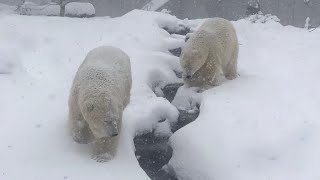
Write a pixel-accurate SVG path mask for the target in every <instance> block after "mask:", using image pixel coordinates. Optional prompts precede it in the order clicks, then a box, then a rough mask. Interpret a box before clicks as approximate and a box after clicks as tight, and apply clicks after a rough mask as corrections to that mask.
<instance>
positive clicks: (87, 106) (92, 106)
mask: <svg viewBox="0 0 320 180" xmlns="http://www.w3.org/2000/svg"><path fill="white" fill-rule="evenodd" d="M86 108H87V111H88V112H91V111H93V109H94V105H93V104H91V103H87V104H86Z"/></svg>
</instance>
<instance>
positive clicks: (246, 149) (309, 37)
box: [0, 10, 320, 180]
mask: <svg viewBox="0 0 320 180" xmlns="http://www.w3.org/2000/svg"><path fill="white" fill-rule="evenodd" d="M137 22H139V23H137ZM184 22H186V21H184ZM196 22H200V21H192V22H189V23H191V24H192V25H196V24H195V23H196ZM179 23H182V21H179V20H178V19H176V18H175V17H172V16H170V15H167V14H161V13H155V12H144V11H138V10H134V11H131V12H129V13H128V14H126V15H124V16H123V17H120V18H106V17H98V18H92V19H70V18H60V17H30V16H19V15H14V14H8V15H6V14H1V15H0V39H1V41H0V92H1V93H0V102H1V103H2V105H1V108H0V122H1V126H0V137H1V141H0V179H1V180H19V179H24V180H33V179H46V180H57V179H70V180H71V179H72V180H87V179H95V180H100V179H101V180H102V179H137V180H142V179H149V178H148V177H147V175H146V174H145V173H144V171H143V170H142V169H141V168H140V167H139V164H138V162H137V160H136V157H135V155H134V145H133V140H132V139H133V137H134V135H135V134H139V133H142V132H145V131H150V130H151V129H152V128H158V132H160V133H167V132H168V126H166V124H169V123H171V122H174V121H176V120H177V117H178V111H177V109H176V108H175V107H174V106H173V105H172V104H170V103H169V102H168V101H167V100H165V99H164V98H162V97H157V96H156V95H155V94H154V93H153V91H152V90H153V89H154V88H156V86H159V85H160V86H161V85H163V84H166V83H175V82H181V80H180V79H178V78H176V76H175V73H174V71H173V70H175V71H180V70H181V68H180V65H179V61H178V58H177V57H174V56H172V55H170V54H169V53H168V49H169V48H170V49H171V48H176V47H178V46H180V45H181V44H183V42H184V41H183V39H175V38H173V37H172V36H170V35H169V34H168V33H167V32H166V31H164V30H162V29H161V28H159V26H165V25H167V24H171V25H174V24H179ZM234 24H235V27H236V30H237V33H238V36H239V41H240V43H241V45H240V56H239V74H240V77H239V78H237V79H235V80H233V81H226V82H224V83H223V84H222V85H221V86H219V87H216V88H213V89H211V90H208V91H205V92H204V93H203V94H202V102H201V108H200V110H201V111H200V116H199V118H198V119H197V120H196V121H195V122H192V123H191V124H189V125H187V126H185V127H184V128H182V129H180V130H179V131H177V132H176V133H175V134H174V135H173V136H172V137H171V143H172V146H173V149H174V154H173V158H172V159H171V161H170V164H169V167H171V168H173V169H174V170H175V171H176V173H177V176H178V177H179V178H180V179H193V180H197V179H204V180H206V179H208V180H212V179H218V180H234V179H237V180H238V179H246V180H257V179H266V180H268V179H270V180H271V179H272V180H274V179H290V180H305V179H308V180H316V179H319V178H320V172H319V171H318V169H317V167H318V166H319V165H320V155H319V154H320V153H319V151H320V143H318V139H319V138H320V126H319V117H320V111H318V109H319V107H320V85H319V84H317V82H318V81H317V77H319V76H320V72H319V69H320V62H319V61H318V57H317V56H318V49H319V39H320V31H319V30H315V31H313V32H311V33H310V32H308V31H306V30H305V29H298V28H293V27H283V26H281V25H280V24H278V23H276V22H273V21H271V22H267V23H265V24H259V23H257V24H252V23H251V22H250V21H249V20H240V21H237V22H235V23H234ZM100 45H113V46H116V47H119V48H121V49H123V50H124V51H125V52H127V53H128V55H129V56H130V58H131V64H132V77H133V88H132V90H131V101H130V104H129V106H128V107H127V108H126V110H125V112H124V118H123V129H122V132H121V138H120V144H119V151H118V154H117V156H116V158H115V159H114V160H113V161H111V162H108V163H97V162H95V161H94V160H91V159H90V145H79V144H76V143H74V142H73V141H72V139H71V137H70V136H69V133H68V129H67V115H68V107H67V101H68V93H69V89H70V86H71V82H72V79H73V77H74V74H75V72H76V70H77V68H78V66H79V65H80V63H81V62H82V60H83V59H84V57H85V55H86V54H87V52H88V51H90V50H91V49H93V48H95V47H97V46H100ZM162 119H167V120H166V121H165V122H164V125H162V126H158V125H157V122H158V120H162Z"/></svg>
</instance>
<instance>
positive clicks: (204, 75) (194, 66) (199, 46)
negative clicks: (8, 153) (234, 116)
mask: <svg viewBox="0 0 320 180" xmlns="http://www.w3.org/2000/svg"><path fill="white" fill-rule="evenodd" d="M238 51H239V47H238V39H237V34H236V31H235V29H234V27H233V26H232V24H231V23H230V22H229V21H228V20H225V19H223V18H211V19H207V20H206V21H205V22H204V23H203V24H202V25H201V26H200V28H199V29H198V30H197V31H196V32H194V33H193V34H192V35H191V37H190V39H189V40H188V41H187V42H186V45H185V47H184V48H183V50H182V54H181V56H180V64H181V66H182V68H183V79H184V81H185V83H186V85H187V86H189V87H201V88H204V89H206V88H209V87H212V86H216V85H219V84H220V82H221V80H222V78H223V76H225V77H226V78H227V79H229V80H231V79H234V78H236V77H237V59H238Z"/></svg>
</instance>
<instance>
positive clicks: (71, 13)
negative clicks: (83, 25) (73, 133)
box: [65, 2, 96, 17]
mask: <svg viewBox="0 0 320 180" xmlns="http://www.w3.org/2000/svg"><path fill="white" fill-rule="evenodd" d="M95 13H96V11H95V9H94V7H93V5H92V4H91V3H85V2H71V3H68V4H67V5H66V11H65V16H68V17H94V15H95Z"/></svg>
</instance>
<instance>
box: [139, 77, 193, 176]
mask: <svg viewBox="0 0 320 180" xmlns="http://www.w3.org/2000/svg"><path fill="white" fill-rule="evenodd" d="M182 85H183V84H181V83H177V84H168V85H166V86H165V87H164V88H162V91H163V94H164V98H166V99H168V100H169V101H170V102H171V101H172V100H173V98H174V96H175V94H176V93H177V90H178V88H179V87H181V86H182ZM179 112H180V114H179V118H178V122H177V123H176V124H174V125H173V126H172V127H171V131H172V132H173V133H174V132H176V131H177V130H179V129H180V128H182V127H183V126H185V125H187V124H189V123H190V122H192V121H194V120H195V119H196V118H197V117H198V115H199V112H196V113H188V112H187V111H182V110H179ZM159 123H161V122H159ZM168 140H169V137H157V136H155V134H154V132H150V133H146V134H143V135H138V136H136V137H135V138H134V145H135V147H136V151H135V154H136V157H137V159H138V162H139V164H140V166H141V168H142V169H143V170H144V171H145V172H146V173H147V175H148V176H149V177H150V179H152V180H177V178H176V177H175V174H174V172H170V173H168V172H166V171H165V170H163V169H162V167H163V166H164V165H166V164H167V163H168V162H169V160H170V159H171V157H172V148H171V147H170V145H169V143H168Z"/></svg>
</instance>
